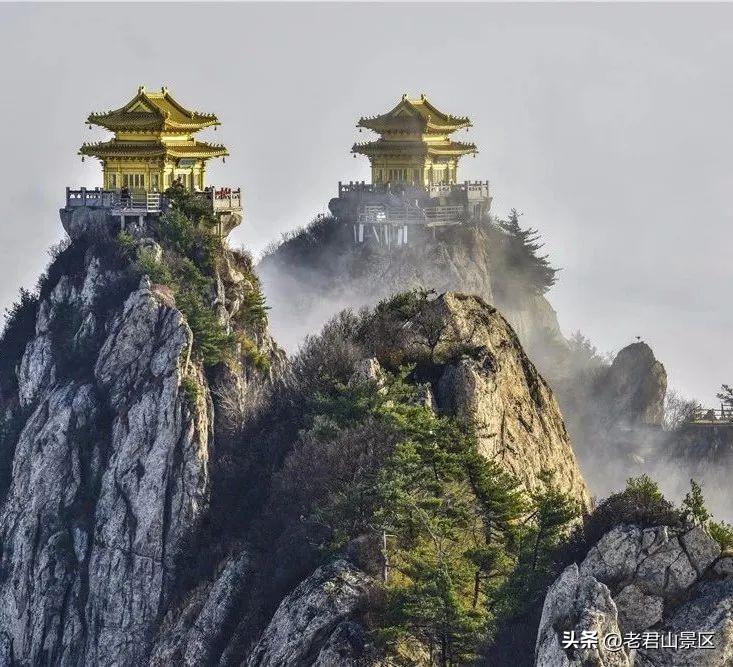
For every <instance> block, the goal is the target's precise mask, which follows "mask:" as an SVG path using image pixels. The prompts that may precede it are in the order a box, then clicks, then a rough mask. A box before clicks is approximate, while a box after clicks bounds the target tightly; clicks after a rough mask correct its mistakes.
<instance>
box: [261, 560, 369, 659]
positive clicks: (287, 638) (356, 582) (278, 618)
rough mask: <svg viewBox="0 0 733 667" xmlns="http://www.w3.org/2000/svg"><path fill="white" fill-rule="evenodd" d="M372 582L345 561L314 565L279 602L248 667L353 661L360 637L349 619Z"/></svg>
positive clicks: (359, 631) (361, 644)
mask: <svg viewBox="0 0 733 667" xmlns="http://www.w3.org/2000/svg"><path fill="white" fill-rule="evenodd" d="M372 585H373V582H372V580H371V578H370V577H369V576H367V575H366V574H364V573H363V572H360V571H359V570H357V569H356V568H355V567H354V566H353V565H351V564H350V563H348V562H347V561H344V560H337V561H334V562H333V563H330V564H329V565H324V566H323V567H321V568H319V569H318V570H316V572H314V573H313V574H312V575H311V576H310V577H308V579H306V580H305V581H303V582H302V583H301V584H300V585H299V586H298V587H297V588H296V589H295V590H294V591H293V592H292V593H291V594H290V595H288V596H287V597H286V598H285V599H284V600H283V601H282V603H281V604H280V606H279V607H278V608H277V611H276V612H275V615H274V616H273V617H272V620H271V621H270V623H269V625H268V626H267V628H266V629H265V631H264V632H263V633H262V635H261V636H260V639H259V641H258V642H257V644H256V646H255V647H254V649H253V650H252V653H251V654H250V656H249V659H248V661H247V665H248V667H277V666H278V665H293V667H295V666H300V665H302V666H303V667H305V666H306V665H324V666H325V665H349V664H353V660H354V659H355V658H356V657H357V656H360V655H361V652H362V650H363V644H364V639H363V631H361V629H360V627H359V625H358V624H357V623H355V622H354V621H353V620H352V619H353V617H354V616H355V615H356V613H357V611H358V610H359V607H360V605H363V603H364V601H365V598H366V596H367V594H368V592H369V589H370V587H371V586H372ZM357 651H358V653H357Z"/></svg>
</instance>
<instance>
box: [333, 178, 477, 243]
mask: <svg viewBox="0 0 733 667" xmlns="http://www.w3.org/2000/svg"><path fill="white" fill-rule="evenodd" d="M490 207H491V191H490V187H489V182H488V181H464V182H462V183H451V184H432V185H427V186H422V185H415V184H413V183H365V182H364V181H349V182H348V183H343V182H339V184H338V197H337V198H334V199H332V200H331V202H330V203H329V209H330V210H331V213H332V214H333V215H334V217H336V218H338V219H339V220H343V221H345V222H351V223H352V224H353V225H354V242H355V243H365V242H366V241H369V242H376V243H379V244H380V245H387V246H392V245H407V243H408V239H412V238H413V237H414V234H415V232H416V231H417V228H420V229H433V230H435V229H436V228H438V227H447V226H451V225H460V224H462V223H464V222H468V221H469V220H472V219H478V218H481V217H483V216H485V215H487V214H488V212H489V209H490ZM410 228H412V232H410V231H409V229H410Z"/></svg>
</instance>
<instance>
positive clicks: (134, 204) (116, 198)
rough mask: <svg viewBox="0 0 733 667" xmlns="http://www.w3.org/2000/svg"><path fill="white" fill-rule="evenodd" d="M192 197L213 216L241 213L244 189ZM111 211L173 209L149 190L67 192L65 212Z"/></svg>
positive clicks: (133, 212) (156, 212) (214, 190)
mask: <svg viewBox="0 0 733 667" xmlns="http://www.w3.org/2000/svg"><path fill="white" fill-rule="evenodd" d="M191 194H192V196H194V197H195V198H197V199H201V200H202V201H206V202H208V203H209V204H210V206H211V211H212V213H241V212H242V191H241V188H228V187H211V188H207V189H205V190H202V191H197V192H192V193H191ZM79 207H89V208H103V209H109V211H110V214H111V215H113V216H125V215H130V216H139V215H148V214H151V215H160V214H161V213H165V211H167V210H168V208H169V207H170V202H169V200H168V198H167V197H166V196H165V195H164V194H162V193H160V192H150V191H147V190H131V191H130V192H129V193H124V192H123V190H121V189H118V190H103V189H101V188H94V189H87V188H79V189H73V188H66V208H79Z"/></svg>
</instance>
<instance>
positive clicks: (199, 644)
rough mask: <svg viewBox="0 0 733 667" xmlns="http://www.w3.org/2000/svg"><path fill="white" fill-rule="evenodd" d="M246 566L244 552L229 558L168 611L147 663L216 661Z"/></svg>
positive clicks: (192, 666) (193, 666) (190, 666)
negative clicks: (210, 579)
mask: <svg viewBox="0 0 733 667" xmlns="http://www.w3.org/2000/svg"><path fill="white" fill-rule="evenodd" d="M249 566H250V559H249V555H248V554H247V553H242V554H240V555H239V556H237V557H236V558H230V559H229V560H228V561H227V563H226V565H225V566H224V568H223V570H222V571H221V572H220V574H219V575H218V576H217V577H216V579H215V580H214V581H213V582H211V583H210V584H207V585H202V586H200V587H199V588H198V589H197V590H196V591H194V592H193V593H192V594H190V595H189V596H188V598H187V600H186V604H185V605H184V607H183V608H182V609H180V610H177V611H176V612H171V613H169V614H168V617H167V618H166V619H165V621H164V622H163V624H162V626H161V629H160V632H159V634H158V639H157V641H156V644H155V647H154V648H153V651H152V655H151V658H150V665H151V667H164V666H167V665H185V666H186V667H198V666H199V665H213V664H216V662H217V660H218V659H219V653H220V652H221V650H222V649H223V646H224V645H225V643H226V640H227V638H228V635H227V631H228V629H229V624H230V623H231V622H232V621H233V614H235V613H236V611H237V605H238V602H239V600H240V599H241V597H242V596H243V594H244V590H243V589H244V588H245V587H246V584H247V582H248V578H249V575H250V571H249Z"/></svg>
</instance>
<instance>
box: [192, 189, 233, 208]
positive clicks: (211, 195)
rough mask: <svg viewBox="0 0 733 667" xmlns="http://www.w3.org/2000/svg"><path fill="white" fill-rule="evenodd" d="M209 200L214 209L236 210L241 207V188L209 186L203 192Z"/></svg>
mask: <svg viewBox="0 0 733 667" xmlns="http://www.w3.org/2000/svg"><path fill="white" fill-rule="evenodd" d="M200 194H202V195H205V196H206V198H207V199H209V201H211V204H212V208H213V209H214V211H215V212H216V211H237V210H240V209H241V208H242V189H241V188H227V187H221V188H209V189H208V190H204V192H203V193H200Z"/></svg>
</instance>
